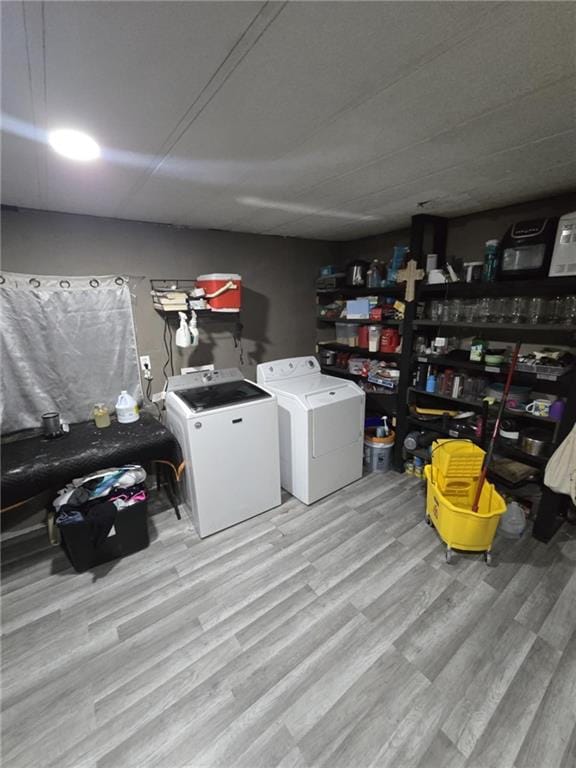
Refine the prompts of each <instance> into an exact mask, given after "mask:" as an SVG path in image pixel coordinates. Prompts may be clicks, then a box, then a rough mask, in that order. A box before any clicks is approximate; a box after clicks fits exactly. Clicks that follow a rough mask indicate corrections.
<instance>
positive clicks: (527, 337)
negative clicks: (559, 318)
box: [413, 320, 576, 346]
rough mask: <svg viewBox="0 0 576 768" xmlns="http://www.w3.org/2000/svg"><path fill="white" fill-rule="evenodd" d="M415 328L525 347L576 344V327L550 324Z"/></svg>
mask: <svg viewBox="0 0 576 768" xmlns="http://www.w3.org/2000/svg"><path fill="white" fill-rule="evenodd" d="M413 326H414V328H425V329H434V328H437V329H438V331H442V330H443V329H445V330H446V335H451V336H464V337H466V336H476V335H480V336H482V337H483V338H490V339H500V338H501V339H503V340H510V341H516V340H518V339H519V338H521V340H522V341H523V342H524V343H527V344H529V343H530V342H535V343H541V344H548V345H550V344H552V345H555V346H571V345H574V344H576V325H552V324H549V323H542V324H541V323H537V324H529V323H516V324H503V323H492V322H490V323H484V322H481V321H478V322H461V321H439V320H414V323H413Z"/></svg>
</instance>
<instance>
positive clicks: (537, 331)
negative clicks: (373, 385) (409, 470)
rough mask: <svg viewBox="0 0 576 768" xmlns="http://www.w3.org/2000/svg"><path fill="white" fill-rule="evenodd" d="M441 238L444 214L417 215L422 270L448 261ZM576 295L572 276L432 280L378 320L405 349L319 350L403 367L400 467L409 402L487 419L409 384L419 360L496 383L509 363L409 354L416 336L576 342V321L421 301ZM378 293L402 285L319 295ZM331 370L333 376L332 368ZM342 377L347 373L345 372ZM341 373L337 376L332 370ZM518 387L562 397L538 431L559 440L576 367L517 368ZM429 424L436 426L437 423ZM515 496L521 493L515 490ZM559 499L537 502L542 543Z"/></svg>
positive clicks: (575, 395)
mask: <svg viewBox="0 0 576 768" xmlns="http://www.w3.org/2000/svg"><path fill="white" fill-rule="evenodd" d="M446 235H447V221H446V219H443V218H441V217H437V216H430V215H428V214H420V215H418V216H414V217H413V218H412V226H411V234H410V253H411V256H412V258H414V259H416V261H417V263H418V267H420V268H422V267H423V266H424V262H425V256H426V253H436V254H438V262H439V264H438V266H442V265H443V264H445V261H446V260H445V253H446V249H445V246H446ZM568 294H576V277H566V278H546V279H543V280H503V281H501V282H493V283H462V282H459V283H443V284H435V285H419V286H417V288H416V300H415V301H413V302H409V303H407V304H406V306H405V314H404V319H403V321H395V322H391V321H383V322H382V323H381V324H382V325H385V324H388V325H394V326H397V327H398V328H399V330H400V332H401V334H402V352H401V353H400V354H399V355H386V356H382V354H381V353H370V352H368V351H367V350H364V349H360V348H358V347H348V346H346V345H339V344H337V343H332V342H327V343H326V342H325V343H321V344H320V347H324V348H326V349H335V350H337V351H343V352H352V353H358V354H361V355H363V356H366V357H371V358H374V359H389V360H392V359H393V360H395V361H396V362H397V364H398V368H399V370H400V379H399V384H398V394H397V404H398V406H397V408H396V413H395V415H396V427H395V429H396V435H397V437H396V446H395V453H394V465H395V467H396V469H398V470H401V469H402V466H403V455H402V453H403V450H402V444H403V441H404V437H405V435H406V432H407V431H408V430H409V429H414V428H415V427H418V428H421V429H426V426H425V424H417V423H414V421H413V420H412V417H411V415H410V413H409V410H408V405H409V402H412V401H413V400H415V399H418V401H419V402H421V403H422V404H423V403H425V402H428V403H429V404H431V405H432V404H434V403H436V404H437V405H436V407H442V403H443V404H444V405H445V406H446V407H447V409H448V406H449V405H450V404H452V405H453V406H455V407H453V408H451V409H450V410H457V409H458V407H460V409H464V410H473V411H475V412H477V413H482V412H483V411H484V416H485V417H486V418H487V415H488V408H487V406H486V405H485V404H484V403H483V402H482V401H481V400H478V401H476V400H467V399H465V398H464V399H462V398H460V399H458V398H456V399H455V398H449V397H446V396H443V395H436V394H433V393H427V392H423V391H422V390H417V389H415V388H414V387H413V386H412V375H413V371H414V366H415V365H416V364H418V363H426V364H428V365H434V366H439V367H450V368H454V369H455V370H461V371H468V372H469V373H471V374H473V373H477V374H478V375H482V376H487V377H489V378H491V379H493V380H494V381H502V380H503V378H504V377H505V375H506V373H507V366H506V365H500V366H490V365H487V364H485V363H474V362H472V361H466V360H457V359H451V358H449V357H437V356H434V358H429V357H428V356H426V357H425V356H417V355H415V354H414V352H413V346H414V337H415V335H416V334H418V333H419V334H420V335H424V336H426V335H428V336H432V335H443V336H458V337H466V336H480V337H481V338H484V339H487V340H494V341H503V342H508V343H512V342H516V341H521V342H522V343H526V344H529V343H536V344H541V345H543V346H568V347H570V346H572V347H576V325H569V326H568V325H556V324H550V323H536V324H532V323H517V324H512V323H509V324H504V323H497V322H482V321H474V322H442V321H438V320H430V319H426V318H419V317H417V316H416V315H417V311H418V305H419V303H421V302H426V301H429V300H432V299H442V300H448V301H449V300H450V299H456V298H459V299H481V298H497V297H506V296H543V297H550V296H557V295H560V296H561V295H568ZM369 295H373V296H381V297H390V298H393V297H403V296H404V286H402V285H399V286H390V287H385V288H379V289H375V288H364V287H360V288H358V287H354V288H351V287H346V286H342V287H338V288H334V289H323V290H322V291H320V292H319V296H320V297H322V299H321V300H322V301H323V302H324V303H326V301H327V299H329V298H330V297H331V296H333V297H342V298H345V297H349V298H352V297H356V296H369ZM335 322H352V321H348V320H345V319H344V318H342V319H341V320H338V321H331V322H326V323H325V324H326V325H330V324H333V323H335ZM356 322H357V323H358V324H377V323H376V322H374V321H370V320H360V321H356ZM333 373H335V372H334V371H333ZM343 373H344V374H346V372H343ZM335 375H338V374H335ZM514 382H515V383H516V384H526V385H530V386H532V387H533V388H534V389H537V391H541V392H546V393H549V394H556V395H561V396H564V397H566V409H565V413H564V416H563V418H562V421H561V422H558V423H554V422H552V420H547V421H546V423H543V422H542V426H543V428H547V429H550V428H551V426H554V438H553V439H554V445H558V444H559V443H560V442H561V441H562V440H563V439H564V437H565V436H566V435H567V434H568V432H569V431H570V429H571V428H572V425H573V424H574V422H575V421H576V370H568V371H566V372H565V373H564V374H563V375H561V376H549V375H545V374H539V372H537V371H536V372H532V371H517V372H515V374H514ZM506 415H507V416H508V417H510V418H523V419H526V422H527V423H530V425H534V424H536V423H537V421H538V420H539V417H533V416H531V415H530V414H517V413H514V412H510V413H507V414H506ZM430 428H431V429H433V430H435V431H439V430H438V429H436V428H435V426H434V425H431V426H430ZM498 452H499V453H500V454H501V455H508V456H510V457H511V458H514V459H516V460H518V461H522V462H524V463H526V464H529V465H530V466H534V467H538V468H540V469H542V467H543V466H544V465H545V464H546V458H543V457H532V456H530V455H529V454H525V453H523V452H522V451H520V450H519V449H515V448H511V447H509V446H502V445H501V446H499V448H498ZM515 493H518V490H517V489H515ZM562 504H563V499H562V497H560V496H558V495H557V494H553V493H552V492H551V491H548V489H546V488H545V489H544V491H543V500H542V504H541V505H540V511H539V513H538V517H537V519H536V523H535V526H534V535H535V536H536V538H539V539H541V540H543V541H547V540H549V539H550V537H551V536H552V535H553V534H554V532H555V530H556V529H557V527H558V512H559V510H560V508H561V506H562Z"/></svg>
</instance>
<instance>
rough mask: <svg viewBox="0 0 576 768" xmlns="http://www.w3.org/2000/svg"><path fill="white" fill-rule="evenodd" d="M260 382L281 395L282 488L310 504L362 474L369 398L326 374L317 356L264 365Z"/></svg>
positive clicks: (349, 382)
mask: <svg viewBox="0 0 576 768" xmlns="http://www.w3.org/2000/svg"><path fill="white" fill-rule="evenodd" d="M257 372H258V383H259V384H262V385H263V386H265V387H266V388H267V389H269V390H270V391H272V392H274V393H275V394H276V396H277V397H278V415H279V419H280V477H281V483H282V487H283V488H285V489H286V490H287V491H288V492H289V493H291V494H292V495H293V496H296V497H297V498H298V499H300V501H303V502H304V503H305V504H312V503H313V502H314V501H317V500H318V499H321V498H322V497H323V496H327V495H328V494H329V493H333V492H334V491H337V490H338V489H339V488H342V487H344V486H345V485H348V483H352V482H353V481H354V480H358V479H359V478H360V477H361V476H362V458H363V444H364V409H365V401H366V395H365V393H364V391H363V390H362V389H360V387H358V386H357V385H356V384H354V382H352V381H346V380H345V379H338V378H336V377H335V376H326V375H325V374H323V373H321V371H320V366H319V364H318V361H317V360H316V358H314V357H295V358H291V359H288V360H274V361H272V362H269V363H262V364H260V365H259V366H258V368H257Z"/></svg>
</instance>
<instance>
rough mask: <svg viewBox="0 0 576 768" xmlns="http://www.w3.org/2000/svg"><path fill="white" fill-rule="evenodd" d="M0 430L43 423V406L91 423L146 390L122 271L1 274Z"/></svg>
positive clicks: (139, 397)
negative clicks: (124, 395)
mask: <svg viewBox="0 0 576 768" xmlns="http://www.w3.org/2000/svg"><path fill="white" fill-rule="evenodd" d="M0 299H1V303H2V307H1V315H0V340H1V347H0V348H1V354H2V358H1V362H0V366H1V372H2V376H1V384H2V407H3V413H2V432H3V433H8V432H13V431H15V430H19V429H26V428H29V427H38V426H40V417H41V415H42V414H43V413H45V412H46V411H58V412H59V413H60V414H61V416H62V418H63V420H64V421H68V422H71V423H73V422H78V421H86V420H87V419H89V418H90V414H91V411H92V408H93V406H94V403H97V402H104V403H106V404H107V405H108V406H109V407H110V408H111V409H112V408H113V406H114V404H115V402H116V399H117V397H118V395H119V394H120V391H121V390H122V389H126V390H128V392H130V394H131V395H132V396H133V397H134V398H136V400H139V401H141V399H142V390H141V385H140V374H139V366H138V357H137V349H136V336H135V332H134V320H133V316H132V302H131V296H130V290H129V286H128V280H127V278H125V277H116V276H112V277H108V276H107V277H96V278H94V277H65V278H64V277H52V276H47V275H23V274H17V273H6V272H4V273H3V274H2V275H1V276H0Z"/></svg>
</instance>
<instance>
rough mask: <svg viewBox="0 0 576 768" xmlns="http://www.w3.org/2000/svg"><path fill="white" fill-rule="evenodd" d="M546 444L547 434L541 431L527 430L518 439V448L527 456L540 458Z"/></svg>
mask: <svg viewBox="0 0 576 768" xmlns="http://www.w3.org/2000/svg"><path fill="white" fill-rule="evenodd" d="M547 444H548V433H547V432H544V431H543V430H541V429H527V430H526V431H525V432H523V433H522V436H521V438H520V448H521V449H522V450H523V451H524V453H527V454H528V455H529V456H540V455H541V454H542V451H543V450H544V448H545V447H546V445H547Z"/></svg>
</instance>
